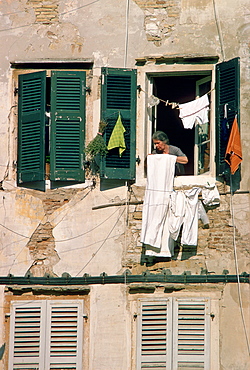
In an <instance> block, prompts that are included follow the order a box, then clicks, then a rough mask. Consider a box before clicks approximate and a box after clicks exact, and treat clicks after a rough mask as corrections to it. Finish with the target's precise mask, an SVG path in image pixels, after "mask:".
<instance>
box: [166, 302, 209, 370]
mask: <svg viewBox="0 0 250 370" xmlns="http://www.w3.org/2000/svg"><path fill="white" fill-rule="evenodd" d="M173 304H174V308H173V311H174V316H173V364H174V366H173V369H174V370H191V369H192V370H193V369H206V370H208V369H209V342H208V338H209V335H208V330H209V329H208V323H209V321H208V320H209V311H208V301H207V300H190V299H189V300H183V299H176V300H174V302H173Z"/></svg>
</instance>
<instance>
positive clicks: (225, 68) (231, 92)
mask: <svg viewBox="0 0 250 370" xmlns="http://www.w3.org/2000/svg"><path fill="white" fill-rule="evenodd" d="M239 106H240V60H239V58H235V59H231V60H229V61H227V62H223V63H219V64H217V65H216V175H217V176H219V177H221V176H222V177H224V178H225V180H226V182H227V183H228V184H229V181H228V179H229V173H230V169H229V166H228V164H227V163H226V162H225V152H226V147H227V142H228V137H229V132H230V128H231V126H232V123H233V120H234V117H235V115H236V114H237V120H238V124H239V122H240V115H239V113H240V112H239ZM225 116H227V122H228V124H227V125H225V123H226V120H225V119H224V118H225ZM227 126H228V128H227ZM239 171H240V170H239V169H238V171H236V173H235V174H234V175H233V176H232V177H234V178H236V177H238V178H239V177H240V174H239Z"/></svg>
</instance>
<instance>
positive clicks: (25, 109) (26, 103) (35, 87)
mask: <svg viewBox="0 0 250 370" xmlns="http://www.w3.org/2000/svg"><path fill="white" fill-rule="evenodd" d="M45 84H46V73H45V71H41V72H35V73H29V74H24V75H19V82H18V161H17V172H18V183H19V184H21V183H23V182H30V181H41V180H44V173H45V158H44V157H45V154H44V151H45V143H44V138H45V104H46V100H45V97H46V85H45Z"/></svg>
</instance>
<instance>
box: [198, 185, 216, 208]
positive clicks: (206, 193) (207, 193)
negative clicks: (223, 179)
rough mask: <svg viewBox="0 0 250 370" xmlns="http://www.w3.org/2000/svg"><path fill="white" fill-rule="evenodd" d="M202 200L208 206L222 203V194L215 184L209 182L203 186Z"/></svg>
mask: <svg viewBox="0 0 250 370" xmlns="http://www.w3.org/2000/svg"><path fill="white" fill-rule="evenodd" d="M201 194H202V202H203V204H204V205H205V206H207V207H214V206H219V205H220V194H219V191H218V189H217V186H216V185H215V184H211V185H210V184H208V185H205V186H204V188H202V191H201Z"/></svg>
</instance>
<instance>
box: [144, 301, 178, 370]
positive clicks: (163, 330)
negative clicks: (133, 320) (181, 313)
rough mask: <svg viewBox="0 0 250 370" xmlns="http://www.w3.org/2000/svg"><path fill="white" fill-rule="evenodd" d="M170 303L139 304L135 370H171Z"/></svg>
mask: <svg viewBox="0 0 250 370" xmlns="http://www.w3.org/2000/svg"><path fill="white" fill-rule="evenodd" d="M170 303H171V302H170V301H169V300H162V301H160V300H158V301H145V302H141V310H140V315H139V317H138V333H139V336H138V345H137V348H138V355H137V370H139V369H140V370H141V369H158V370H160V369H165V370H166V369H171V337H170V334H171V322H172V310H171V304H170Z"/></svg>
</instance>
